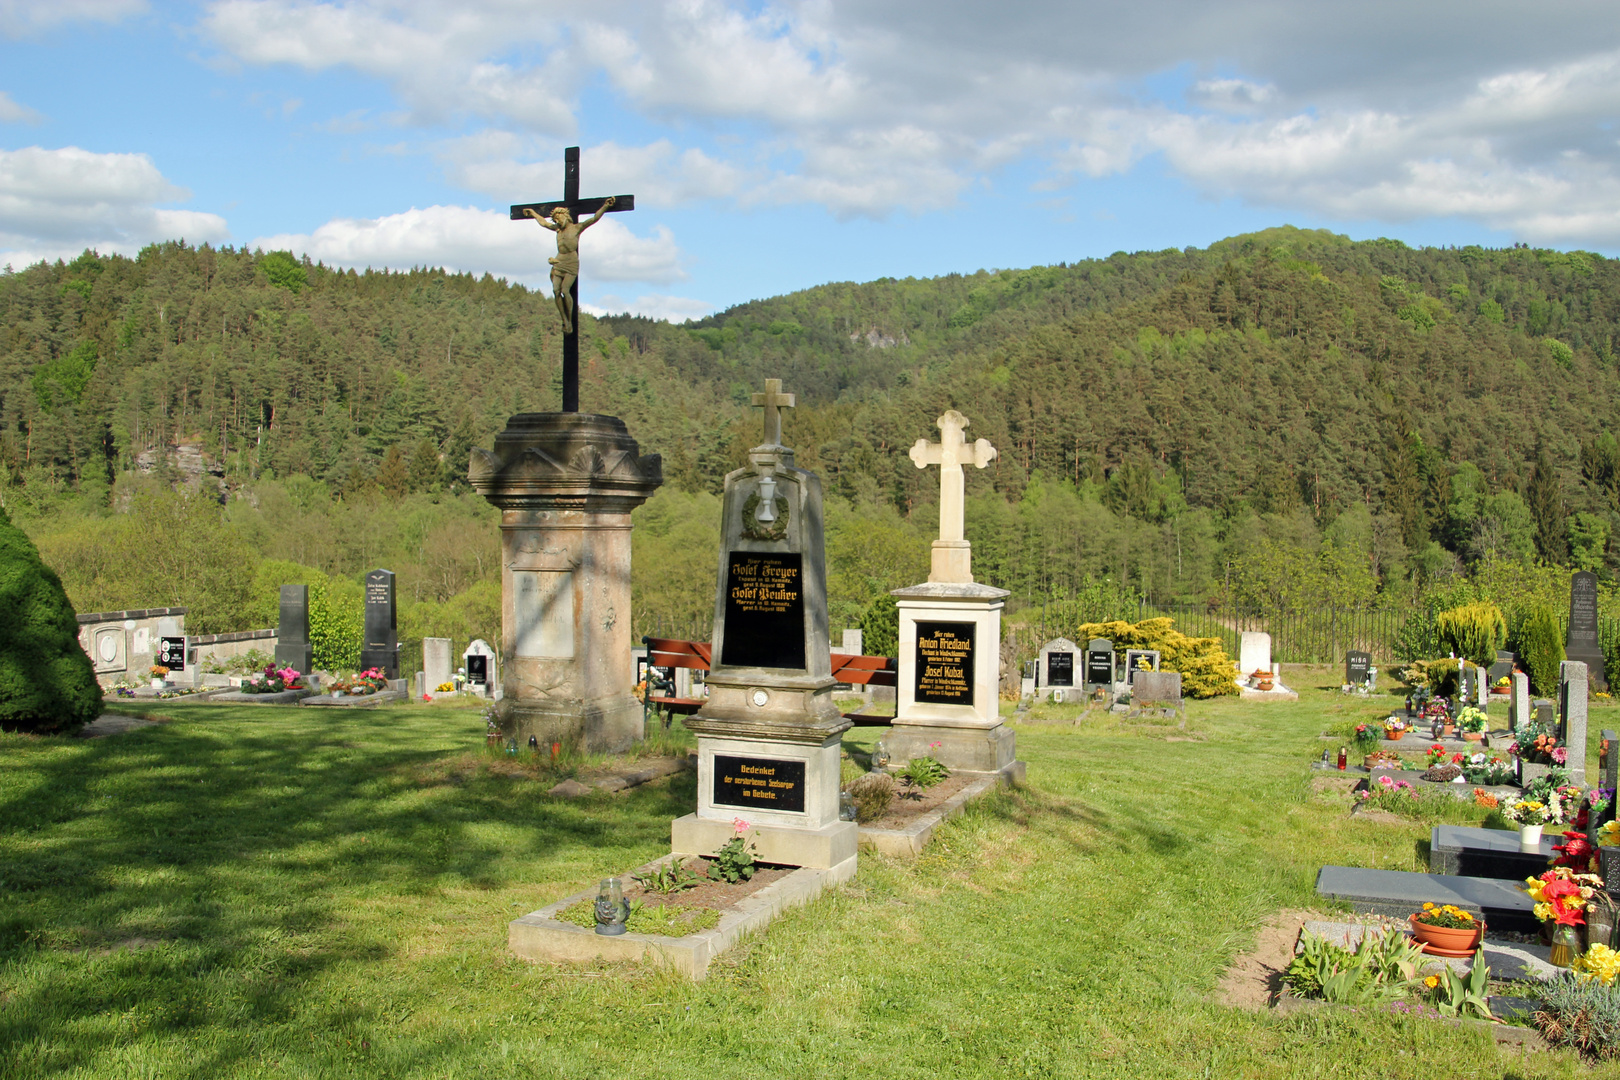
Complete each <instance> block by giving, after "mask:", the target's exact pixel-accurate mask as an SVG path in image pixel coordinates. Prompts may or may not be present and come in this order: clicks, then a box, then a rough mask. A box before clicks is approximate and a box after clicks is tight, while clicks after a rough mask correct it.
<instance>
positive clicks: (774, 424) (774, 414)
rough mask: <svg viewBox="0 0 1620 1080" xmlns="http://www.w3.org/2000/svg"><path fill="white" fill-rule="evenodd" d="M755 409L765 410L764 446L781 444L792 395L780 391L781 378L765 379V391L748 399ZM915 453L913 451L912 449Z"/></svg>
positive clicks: (793, 399) (791, 405) (791, 403)
mask: <svg viewBox="0 0 1620 1080" xmlns="http://www.w3.org/2000/svg"><path fill="white" fill-rule="evenodd" d="M750 400H751V401H752V402H753V404H754V407H755V408H756V409H764V410H765V442H764V444H763V445H765V446H781V445H782V410H783V409H791V408H793V404H794V401H795V398H794V395H792V394H784V393H782V380H781V379H766V380H765V392H764V393H763V394H755V395H754V396H753V397H752V398H751V399H750ZM913 453H915V451H913Z"/></svg>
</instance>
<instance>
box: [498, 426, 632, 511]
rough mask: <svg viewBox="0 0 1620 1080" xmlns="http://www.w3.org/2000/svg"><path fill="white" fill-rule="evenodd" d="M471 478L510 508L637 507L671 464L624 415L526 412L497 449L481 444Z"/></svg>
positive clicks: (501, 503)
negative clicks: (641, 440)
mask: <svg viewBox="0 0 1620 1080" xmlns="http://www.w3.org/2000/svg"><path fill="white" fill-rule="evenodd" d="M467 479H468V480H469V481H470V482H471V483H472V486H473V490H474V491H476V492H478V493H479V494H480V495H482V496H484V498H486V499H488V500H489V501H490V502H492V503H494V504H495V505H496V506H498V507H500V508H501V509H503V510H551V509H573V510H586V511H598V510H600V511H622V512H629V511H630V510H632V509H634V508H635V507H637V506H639V505H640V504H641V503H643V502H644V501H646V499H647V498H648V496H650V495H651V494H652V493H653V491H655V490H656V489H657V488H658V486H659V485H660V484H662V483H663V482H664V466H663V459H662V458H661V457H660V456H659V455H657V454H642V453H641V448H640V447H639V446H638V445H636V441H635V440H634V439H632V438H631V437H630V433H629V431H628V430H626V428H625V426H624V421H622V420H620V419H619V418H618V417H616V416H599V415H596V414H593V413H519V414H518V415H517V416H514V417H512V418H511V419H510V420H508V421H507V423H506V430H505V431H503V432H501V433H500V434H499V435H497V436H496V437H495V449H494V451H493V452H491V451H489V450H481V449H474V450H473V452H472V456H471V460H470V461H469V462H468V466H467Z"/></svg>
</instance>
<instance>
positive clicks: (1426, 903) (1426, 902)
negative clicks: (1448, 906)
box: [1423, 900, 1434, 911]
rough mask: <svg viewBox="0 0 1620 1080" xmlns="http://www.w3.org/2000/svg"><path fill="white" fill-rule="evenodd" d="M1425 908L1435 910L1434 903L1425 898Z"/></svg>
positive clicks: (1425, 909)
mask: <svg viewBox="0 0 1620 1080" xmlns="http://www.w3.org/2000/svg"><path fill="white" fill-rule="evenodd" d="M1423 910H1424V911H1433V910H1434V905H1433V904H1431V903H1429V902H1428V901H1427V900H1425V901H1424V902H1423Z"/></svg>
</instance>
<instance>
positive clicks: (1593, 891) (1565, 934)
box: [1524, 866, 1603, 968]
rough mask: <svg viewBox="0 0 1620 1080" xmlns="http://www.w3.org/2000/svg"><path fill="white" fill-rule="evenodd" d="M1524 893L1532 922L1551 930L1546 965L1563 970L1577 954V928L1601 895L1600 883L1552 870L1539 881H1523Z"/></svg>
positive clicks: (1567, 871) (1587, 876)
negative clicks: (1532, 912) (1531, 906)
mask: <svg viewBox="0 0 1620 1080" xmlns="http://www.w3.org/2000/svg"><path fill="white" fill-rule="evenodd" d="M1524 885H1525V892H1527V893H1529V894H1530V899H1531V900H1532V901H1533V902H1534V903H1535V905H1536V906H1535V914H1536V918H1538V919H1540V920H1541V923H1542V925H1543V926H1544V927H1550V928H1551V930H1552V935H1551V936H1552V941H1551V944H1552V953H1551V955H1549V956H1548V958H1547V960H1548V963H1550V964H1552V965H1553V966H1554V967H1563V968H1567V967H1569V966H1570V963H1571V962H1572V961H1573V960H1574V959H1575V957H1576V955H1577V954H1579V953H1580V951H1581V942H1580V934H1581V927H1583V926H1584V925H1585V924H1586V914H1585V912H1586V909H1587V907H1589V906H1590V905H1591V904H1592V903H1593V900H1594V898H1595V897H1596V896H1597V894H1598V893H1600V892H1602V891H1603V879H1602V878H1600V877H1598V876H1597V875H1596V874H1581V873H1576V871H1575V870H1573V869H1571V868H1570V867H1568V866H1554V867H1553V868H1552V869H1551V870H1548V871H1547V872H1546V873H1544V874H1542V875H1541V876H1540V877H1533V878H1526V879H1525V883H1524Z"/></svg>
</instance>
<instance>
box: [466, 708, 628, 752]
mask: <svg viewBox="0 0 1620 1080" xmlns="http://www.w3.org/2000/svg"><path fill="white" fill-rule="evenodd" d="M498 717H499V719H498V723H499V724H500V727H501V734H503V735H505V736H506V737H507V738H509V739H515V740H516V741H517V744H518V745H519V746H527V745H528V743H529V736H531V735H532V736H534V738H535V741H536V742H538V743H539V744H540V745H541V746H542V747H545V746H549V745H550V744H552V743H554V742H558V743H565V744H567V745H569V746H577V747H579V748H580V749H581V750H584V751H585V752H586V753H591V754H617V753H619V752H621V751H623V750H628V749H629V748H630V747H632V746H634V745H635V744H636V743H638V742H640V741H641V740H642V737H643V736H644V735H645V727H646V722H645V719H644V714H643V712H642V708H641V702H639V701H637V700H636V699H635V698H633V697H631V696H630V695H629V694H624V695H621V696H619V697H612V698H603V699H601V700H599V701H570V700H567V699H562V700H554V701H534V700H531V699H523V698H514V697H504V698H503V699H502V701H501V704H500V712H499V713H498Z"/></svg>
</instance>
